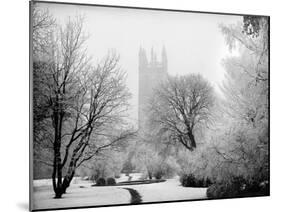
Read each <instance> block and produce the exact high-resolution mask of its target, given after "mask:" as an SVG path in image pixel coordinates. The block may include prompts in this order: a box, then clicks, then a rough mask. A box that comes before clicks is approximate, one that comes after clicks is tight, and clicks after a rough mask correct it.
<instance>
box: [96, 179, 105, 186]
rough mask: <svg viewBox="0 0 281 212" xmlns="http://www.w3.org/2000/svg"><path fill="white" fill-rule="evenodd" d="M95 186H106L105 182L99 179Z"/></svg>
mask: <svg viewBox="0 0 281 212" xmlns="http://www.w3.org/2000/svg"><path fill="white" fill-rule="evenodd" d="M96 185H97V186H105V185H106V181H105V179H104V178H99V179H98V180H97V183H96Z"/></svg>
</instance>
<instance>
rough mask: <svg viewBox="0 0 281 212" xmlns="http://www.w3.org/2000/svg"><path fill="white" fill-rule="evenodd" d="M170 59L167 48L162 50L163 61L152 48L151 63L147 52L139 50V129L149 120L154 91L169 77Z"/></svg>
mask: <svg viewBox="0 0 281 212" xmlns="http://www.w3.org/2000/svg"><path fill="white" fill-rule="evenodd" d="M167 71H168V59H167V53H166V50H165V47H163V48H162V53H161V61H158V60H157V55H156V53H155V51H154V49H153V48H151V53H150V61H148V59H147V55H146V51H145V50H144V49H143V48H140V50H139V103H138V106H139V107H138V122H139V129H140V128H144V127H145V125H146V120H147V105H148V103H149V101H150V98H151V97H152V94H153V89H154V88H155V87H156V86H157V85H159V83H160V82H161V81H163V80H164V79H165V78H166V76H167V74H168V73H167Z"/></svg>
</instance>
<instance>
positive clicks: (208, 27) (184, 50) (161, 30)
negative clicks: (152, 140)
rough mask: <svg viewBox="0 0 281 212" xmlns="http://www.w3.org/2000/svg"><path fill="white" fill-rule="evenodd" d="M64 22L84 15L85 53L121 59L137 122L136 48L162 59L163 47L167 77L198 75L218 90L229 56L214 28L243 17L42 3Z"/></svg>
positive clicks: (216, 28)
mask: <svg viewBox="0 0 281 212" xmlns="http://www.w3.org/2000/svg"><path fill="white" fill-rule="evenodd" d="M39 5H40V8H48V9H49V12H50V13H51V14H52V15H53V16H54V17H55V18H56V19H57V21H58V22H59V23H63V22H64V21H65V20H66V19H67V18H68V17H69V16H71V17H74V16H75V15H83V16H85V25H84V26H85V28H84V29H85V32H86V33H89V34H90V38H89V40H88V42H87V49H88V53H89V55H92V56H93V60H94V62H97V61H99V60H101V59H102V58H103V57H104V56H105V55H106V54H107V52H108V51H109V50H111V49H113V50H116V52H117V53H118V54H119V55H120V66H121V67H122V69H123V70H124V71H126V72H127V73H128V80H127V81H128V87H129V89H130V91H131V93H132V94H133V98H132V100H131V105H132V108H131V110H130V117H131V119H132V120H136V119H137V102H138V99H137V97H138V51H139V48H140V46H142V47H143V48H145V49H146V51H147V53H148V57H149V58H150V56H149V53H150V49H151V47H153V48H154V50H155V51H156V52H157V53H158V58H159V59H160V56H161V54H160V53H161V49H162V46H163V45H164V46H165V48H166V51H167V57H168V73H169V74H171V75H177V74H178V75H183V74H188V73H200V74H202V75H203V76H204V77H205V78H206V79H208V80H209V81H210V82H211V84H212V85H213V86H214V87H215V89H216V91H217V92H219V88H218V85H219V84H220V83H221V81H222V80H223V78H224V69H223V67H222V63H221V61H222V59H223V58H226V57H227V56H229V55H230V52H229V51H228V47H227V46H226V43H225V40H224V37H223V35H222V34H221V32H220V29H219V27H218V25H219V24H220V23H223V24H235V23H237V22H238V21H241V20H242V16H230V15H213V14H199V13H180V12H166V11H151V10H136V9H120V8H105V7H89V6H77V5H59V4H43V3H40V4H39Z"/></svg>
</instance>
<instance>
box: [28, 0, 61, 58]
mask: <svg viewBox="0 0 281 212" xmlns="http://www.w3.org/2000/svg"><path fill="white" fill-rule="evenodd" d="M31 20H32V39H33V43H32V45H33V53H34V54H38V53H39V52H42V51H45V48H46V47H47V46H48V36H49V34H50V33H51V31H52V30H53V28H54V27H55V25H56V20H55V18H54V17H53V16H52V15H51V14H50V13H49V11H48V10H47V9H45V10H43V9H40V8H39V7H37V5H36V3H34V2H32V3H31ZM33 56H35V55H33Z"/></svg>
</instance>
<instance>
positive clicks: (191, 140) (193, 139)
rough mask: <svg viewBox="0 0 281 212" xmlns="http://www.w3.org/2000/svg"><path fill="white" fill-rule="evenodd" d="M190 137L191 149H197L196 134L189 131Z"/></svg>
mask: <svg viewBox="0 0 281 212" xmlns="http://www.w3.org/2000/svg"><path fill="white" fill-rule="evenodd" d="M188 137H189V139H190V146H191V149H195V148H196V142H195V138H194V135H193V134H192V132H189V133H188Z"/></svg>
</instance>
